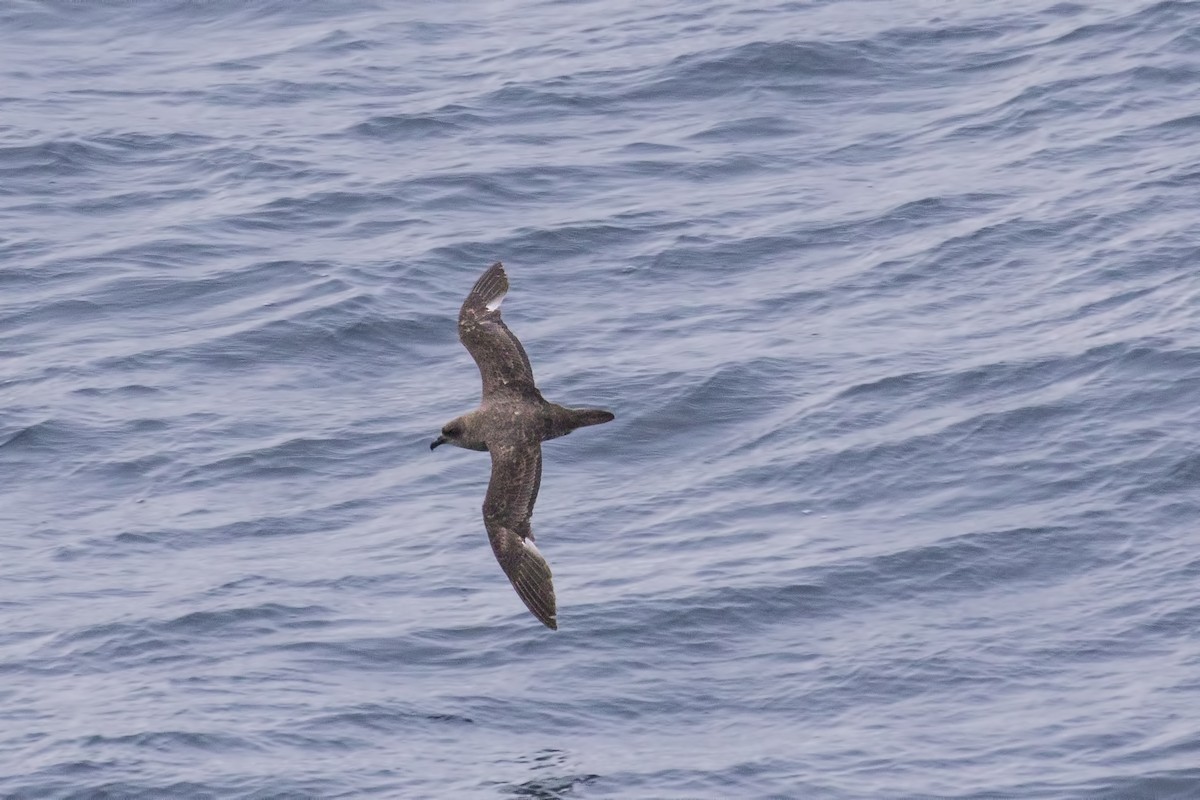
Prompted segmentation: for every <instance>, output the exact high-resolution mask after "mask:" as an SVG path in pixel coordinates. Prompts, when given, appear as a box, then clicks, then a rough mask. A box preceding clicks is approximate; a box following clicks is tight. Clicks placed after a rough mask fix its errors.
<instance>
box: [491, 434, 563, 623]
mask: <svg viewBox="0 0 1200 800" xmlns="http://www.w3.org/2000/svg"><path fill="white" fill-rule="evenodd" d="M488 449H489V451H490V452H491V454H492V479H491V482H490V483H488V489H487V495H486V496H485V497H484V500H483V524H484V526H485V527H486V528H487V532H488V540H489V541H491V543H492V552H494V553H495V554H496V560H497V561H499V562H500V567H501V568H502V569H503V570H504V574H505V575H507V576H508V580H509V581H510V582H511V583H512V585H513V588H514V589H516V590H517V595H518V596H519V597H520V598H521V600H523V601H524V602H525V605H526V606H527V607H528V608H529V610H530V611H531V612H533V615H534V616H535V617H537V618H538V619H539V620H541V621H542V624H544V625H546V627H548V628H553V629H557V628H558V621H557V620H556V619H555V615H556V607H555V602H554V582H553V580H552V578H551V574H550V565H549V564H547V563H546V559H544V558H543V557H542V554H541V552H539V551H538V549H537V546H536V545H535V544H534V543H533V529H532V526H531V525H530V523H529V518H530V516H531V515H532V514H533V504H534V501H536V500H537V493H538V486H539V484H540V483H541V478H542V447H541V444H540V443H538V442H536V441H529V442H522V443H518V444H505V445H492V446H490V447H489V448H488Z"/></svg>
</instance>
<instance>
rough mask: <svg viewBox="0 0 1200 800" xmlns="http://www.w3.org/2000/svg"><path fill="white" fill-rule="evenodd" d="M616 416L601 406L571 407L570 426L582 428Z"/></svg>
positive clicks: (610, 419)
mask: <svg viewBox="0 0 1200 800" xmlns="http://www.w3.org/2000/svg"><path fill="white" fill-rule="evenodd" d="M614 419H616V416H615V415H614V414H613V413H612V412H611V411H605V410H604V409H603V408H572V409H571V427H572V429H575V428H583V427H586V426H588V425H600V424H601V423H604V422H612V421H613V420H614Z"/></svg>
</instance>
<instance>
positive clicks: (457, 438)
mask: <svg viewBox="0 0 1200 800" xmlns="http://www.w3.org/2000/svg"><path fill="white" fill-rule="evenodd" d="M466 430H467V426H466V422H465V421H464V420H463V418H462V417H458V418H457V419H452V420H450V421H449V422H447V423H446V424H445V425H443V426H442V433H441V435H440V436H438V437H437V438H436V439H434V440H433V441H432V442H430V443H429V449H430V450H433V449H434V448H435V447H437V446H438V445H439V444H446V443H447V442H449V443H450V444H456V445H458V446H459V447H466V445H465V444H464V443H463V434H464V433H465V432H466Z"/></svg>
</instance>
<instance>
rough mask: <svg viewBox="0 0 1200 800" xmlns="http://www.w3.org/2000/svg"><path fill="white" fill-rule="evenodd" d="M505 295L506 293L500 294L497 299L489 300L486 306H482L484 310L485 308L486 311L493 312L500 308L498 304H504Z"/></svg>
mask: <svg viewBox="0 0 1200 800" xmlns="http://www.w3.org/2000/svg"><path fill="white" fill-rule="evenodd" d="M507 295H508V292H504V293H502V294H500V295H499V296H498V297H494V298H492V299H491V300H489V301H488V302H487V304H486V305H485V306H484V308H486V309H487V310H488V311H495V310H496V309H497V308H499V307H500V304H501V303H503V302H504V298H505V297H506V296H507Z"/></svg>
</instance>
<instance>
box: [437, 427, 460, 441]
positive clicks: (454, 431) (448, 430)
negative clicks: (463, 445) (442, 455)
mask: <svg viewBox="0 0 1200 800" xmlns="http://www.w3.org/2000/svg"><path fill="white" fill-rule="evenodd" d="M442 433H443V434H445V435H446V436H449V437H450V438H454V437H455V436H458V435H459V434H460V433H462V428H460V427H458V426H457V425H447V426H446V427H444V428H442Z"/></svg>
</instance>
